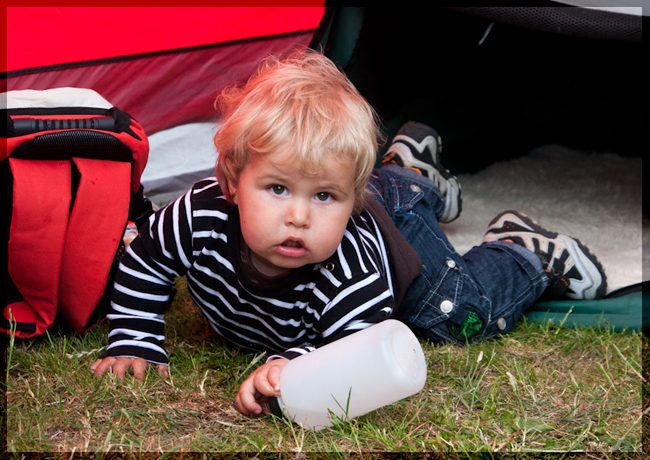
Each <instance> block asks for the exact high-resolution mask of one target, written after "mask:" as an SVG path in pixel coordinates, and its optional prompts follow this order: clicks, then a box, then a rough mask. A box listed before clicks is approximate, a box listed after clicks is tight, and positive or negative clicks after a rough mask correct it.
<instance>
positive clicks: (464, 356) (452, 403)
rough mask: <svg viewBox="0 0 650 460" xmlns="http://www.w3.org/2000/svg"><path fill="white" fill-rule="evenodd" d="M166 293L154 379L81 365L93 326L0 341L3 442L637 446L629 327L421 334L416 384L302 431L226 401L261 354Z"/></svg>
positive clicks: (152, 447) (348, 447) (339, 448)
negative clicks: (421, 381) (395, 398)
mask: <svg viewBox="0 0 650 460" xmlns="http://www.w3.org/2000/svg"><path fill="white" fill-rule="evenodd" d="M178 289H179V293H178V295H177V296H176V299H175V300H174V304H173V306H172V308H171V309H170V312H169V313H168V315H167V322H168V324H167V341H168V343H167V348H168V351H169V352H170V358H171V377H170V378H169V379H168V380H165V379H163V378H161V377H159V376H158V375H157V374H156V373H155V371H153V370H150V372H148V373H147V376H146V379H145V381H144V382H138V381H135V380H134V379H133V378H132V377H131V376H129V377H127V378H126V379H125V381H124V382H121V381H120V380H119V379H117V378H115V377H114V376H112V375H110V374H106V375H105V376H104V377H102V378H96V377H94V376H92V375H90V374H89V367H90V365H91V363H92V362H93V361H94V360H95V359H96V358H97V357H98V356H99V355H100V354H101V350H102V349H103V347H104V346H105V344H106V334H107V326H106V325H105V324H100V325H97V326H96V327H94V328H93V329H92V330H91V331H90V332H88V333H87V334H86V335H84V336H82V337H78V336H75V335H72V334H70V333H66V332H64V331H63V330H58V331H51V332H49V333H48V334H46V335H44V336H43V337H40V338H37V339H32V340H24V341H19V340H16V342H15V343H13V344H10V345H9V349H8V350H7V354H6V355H5V356H6V359H7V378H6V403H7V406H6V426H7V438H6V446H7V451H8V452H10V453H11V452H15V453H16V456H15V458H22V457H21V455H22V454H20V453H21V452H50V453H54V452H67V453H70V452H74V453H80V452H129V453H133V454H134V455H135V454H136V453H141V452H152V453H157V457H160V456H161V455H162V454H164V453H170V452H173V453H175V455H178V454H180V453H182V452H183V453H184V452H250V453H251V454H250V455H249V456H250V457H252V456H253V453H254V454H255V455H256V456H257V458H263V455H262V456H260V453H264V452H269V453H271V452H284V453H287V455H290V456H292V457H291V458H304V457H305V456H306V453H311V452H321V453H323V452H326V453H329V454H328V455H327V458H331V457H335V458H349V456H350V455H351V454H354V455H359V454H363V456H366V457H368V456H370V457H368V458H373V457H372V456H373V455H383V456H384V457H383V458H385V456H386V455H388V454H387V453H388V452H395V453H396V452H400V453H410V454H411V455H416V454H419V453H421V452H440V453H450V452H461V453H468V452H485V453H486V455H488V457H489V458H492V455H493V454H494V453H498V452H518V453H535V455H539V454H540V453H544V455H551V453H557V452H561V453H563V454H562V456H563V455H564V454H566V453H567V452H578V451H580V452H587V453H589V454H590V456H592V457H593V456H595V454H598V455H600V456H596V457H595V458H603V457H602V455H605V454H604V453H607V454H606V456H609V455H611V453H613V452H614V453H624V456H625V457H626V458H641V456H642V455H643V450H644V449H643V439H644V437H643V436H642V432H645V433H646V434H647V433H648V432H649V431H648V424H647V423H646V420H644V419H643V417H642V397H643V395H645V391H646V387H645V385H643V382H644V376H643V373H645V368H647V366H643V363H642V356H647V343H646V342H645V341H644V340H643V338H642V336H641V335H640V334H638V333H627V332H626V333H614V332H613V331H611V330H609V329H604V328H603V329H597V328H578V329H568V328H560V327H558V326H554V325H552V324H538V323H530V322H525V321H523V322H521V323H520V324H519V325H518V327H517V328H516V329H515V330H514V331H513V332H511V333H510V334H508V335H506V336H503V337H501V338H500V339H498V340H493V341H487V342H485V343H481V344H478V345H476V346H473V347H457V346H453V345H443V346H434V345H432V344H431V343H428V342H426V341H424V342H422V346H423V349H424V351H425V355H426V357H427V362H428V379H427V383H426V386H425V388H424V390H423V391H421V392H420V393H419V394H417V395H415V396H412V397H410V398H407V399H405V400H402V401H399V402H398V403H396V404H393V405H391V406H387V407H383V408H381V409H379V410H377V411H374V412H371V413H369V414H367V415H365V416H363V417H359V418H357V419H353V420H349V421H340V422H338V423H336V424H335V426H333V427H331V428H329V429H326V430H323V431H320V432H311V431H304V430H302V429H301V428H300V427H299V426H297V425H292V424H290V423H288V422H286V421H283V420H279V419H275V418H272V417H269V416H263V417H259V418H247V417H243V416H242V415H240V414H239V413H238V412H237V411H236V409H235V406H234V396H235V394H236V392H237V389H238V387H239V384H240V383H241V382H242V380H243V379H244V378H245V377H246V375H247V374H248V372H249V371H250V368H252V367H253V366H254V365H255V364H252V363H253V361H254V360H256V359H257V360H260V358H261V357H260V356H254V355H247V354H243V353H239V352H237V351H234V350H231V349H229V348H228V347H226V346H224V345H223V344H221V343H220V342H219V341H217V340H215V338H214V337H207V335H206V325H207V324H206V323H205V321H204V320H203V318H202V317H201V314H200V313H199V311H198V309H197V308H196V307H195V306H194V305H193V303H192V301H191V300H190V299H189V297H188V295H187V291H186V288H185V287H184V285H183V280H180V281H179V286H178ZM644 347H645V351H644ZM262 360H263V358H262ZM251 364H252V365H251ZM645 377H646V378H647V375H646V376H645ZM642 389H643V393H642ZM645 407H647V406H645ZM642 427H643V429H642ZM646 437H647V435H646ZM645 450H647V446H646V449H645ZM303 454H305V455H303ZM309 455H310V456H313V455H315V454H313V455H312V454H309ZM323 455H325V454H319V456H323ZM531 455H532V454H531ZM157 457H156V458H157ZM97 458H99V457H97ZM120 458H122V457H120ZM391 458H393V457H391ZM400 458H402V457H400ZM408 458H414V457H412V456H409V457H408ZM463 458H464V457H463ZM553 458H560V455H559V454H557V455H555V456H553ZM607 458H609V457H607Z"/></svg>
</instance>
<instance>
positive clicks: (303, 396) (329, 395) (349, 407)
mask: <svg viewBox="0 0 650 460" xmlns="http://www.w3.org/2000/svg"><path fill="white" fill-rule="evenodd" d="M426 379H427V365H426V361H425V359H424V353H423V352H422V347H421V346H420V342H419V341H418V339H417V337H416V336H415V335H414V334H413V332H411V330H410V329H409V328H408V327H407V326H406V325H405V324H403V323H401V322H399V321H397V320H392V319H391V320H386V321H383V322H381V323H379V324H375V325H374V326H371V327H369V328H367V329H363V330H361V331H359V332H355V333H354V334H351V335H349V336H347V337H344V338H342V339H340V340H337V341H335V342H332V343H330V344H328V345H325V346H323V347H321V348H318V349H317V350H315V351H313V352H311V353H307V354H306V355H302V356H299V357H298V358H295V359H293V360H291V361H290V362H289V363H287V365H286V366H285V367H284V369H283V370H282V374H281V375H280V393H281V396H280V397H278V398H272V400H271V402H270V405H271V409H272V411H273V412H274V413H275V414H276V415H284V416H286V417H289V418H290V419H291V420H293V421H294V422H295V423H297V424H299V425H301V426H303V427H304V428H308V429H312V430H320V429H323V428H325V427H328V426H331V425H332V420H331V414H330V412H331V413H333V414H335V415H336V416H337V417H338V418H339V419H340V420H348V419H353V418H355V417H358V416H360V415H363V414H366V413H368V412H370V411H373V410H375V409H378V408H380V407H383V406H385V405H387V404H392V403H394V402H396V401H399V400H400V399H403V398H406V397H408V396H411V395H413V394H415V393H418V392H419V391H420V390H422V388H423V387H424V384H425V382H426Z"/></svg>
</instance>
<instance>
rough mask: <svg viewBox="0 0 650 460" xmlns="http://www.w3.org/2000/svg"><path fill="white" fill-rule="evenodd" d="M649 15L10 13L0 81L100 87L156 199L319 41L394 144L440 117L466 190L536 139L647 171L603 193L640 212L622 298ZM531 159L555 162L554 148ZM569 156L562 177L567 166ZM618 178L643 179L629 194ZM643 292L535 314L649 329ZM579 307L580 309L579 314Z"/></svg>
mask: <svg viewBox="0 0 650 460" xmlns="http://www.w3.org/2000/svg"><path fill="white" fill-rule="evenodd" d="M597 2H598V0H594V1H592V2H587V4H589V3H591V6H596V7H598V3H597ZM612 3H616V2H609V4H610V5H611V4H612ZM643 3H646V4H647V3H648V2H641V3H640V5H642V4H643ZM582 6H584V3H583V5H582ZM641 13H644V14H648V9H646V10H642V9H641V8H640V7H639V8H636V9H623V10H622V11H621V10H620V9H617V8H605V9H603V8H596V9H594V8H591V7H590V8H575V7H567V6H566V4H559V3H553V2H549V3H548V4H547V5H546V6H545V7H535V8H528V7H526V8H523V7H522V8H510V7H498V8H491V7H472V8H470V7H435V8H434V7H430V8H425V9H422V8H376V7H365V8H364V7H327V8H325V7H324V6H323V5H322V4H321V5H316V6H308V7H205V8H203V7H201V8H199V7H188V8H183V7H169V8H139V7H74V8H73V7H37V8H32V7H8V8H7V38H8V39H7V61H6V62H7V67H6V69H4V70H6V73H5V74H4V75H3V77H5V78H4V79H3V80H2V83H1V84H2V87H1V88H0V90H1V92H6V91H11V90H19V89H35V90H43V89H49V88H58V87H68V86H72V87H82V88H90V89H93V90H95V91H97V92H98V93H99V94H101V95H102V96H103V97H104V98H105V99H107V100H108V101H110V102H111V103H112V104H114V105H115V106H118V107H120V108H121V109H122V110H124V111H126V112H128V113H129V114H131V115H132V116H133V117H134V118H136V119H137V120H138V121H139V122H140V124H141V125H142V126H143V127H144V129H145V131H146V133H147V134H148V136H149V137H150V143H151V153H150V159H149V164H148V166H147V168H146V169H145V172H144V174H143V177H142V183H143V185H144V187H145V193H146V194H147V195H148V196H149V197H150V198H151V199H152V201H154V202H159V203H160V204H162V203H163V202H166V201H168V200H170V199H172V198H173V197H175V196H178V194H180V193H182V191H184V190H185V189H187V187H188V186H189V185H190V184H191V183H192V182H193V181H195V180H197V179H199V178H201V177H205V176H207V175H209V174H211V171H212V167H213V164H214V159H215V157H216V154H217V153H216V152H214V148H213V147H212V145H211V142H210V138H211V136H212V135H213V134H214V131H213V130H214V129H215V126H216V125H217V123H218V116H219V114H218V113H216V112H215V109H214V106H213V101H214V98H215V96H216V95H217V94H218V93H219V91H220V90H221V89H222V88H223V87H225V86H226V85H229V84H231V83H235V82H242V81H245V80H246V79H247V78H248V77H249V76H250V75H251V73H252V72H253V71H254V70H255V68H256V67H257V65H258V63H259V61H260V60H261V59H262V58H264V57H265V56H267V55H268V54H282V53H287V52H289V51H290V50H291V49H293V48H294V47H297V46H308V45H309V46H312V47H314V48H318V49H322V50H323V51H324V52H325V53H326V54H327V55H329V56H330V57H331V58H332V59H333V60H334V61H335V62H336V63H337V64H339V65H340V66H341V67H342V68H343V69H344V70H345V71H346V73H348V75H349V76H350V78H351V80H352V81H353V82H354V83H355V85H356V86H357V87H358V88H359V90H360V91H361V93H362V94H363V95H364V96H365V97H366V98H367V99H368V100H369V102H370V103H371V104H373V106H374V107H375V108H376V109H377V111H378V112H379V114H380V115H381V116H382V118H383V120H384V130H385V132H386V136H387V138H390V137H391V136H392V135H393V134H394V132H395V131H396V130H397V129H398V128H399V126H400V125H401V124H402V123H403V122H405V121H407V120H408V119H417V120H419V121H422V122H425V123H428V124H430V125H432V126H435V127H436V129H438V130H439V132H440V133H441V134H442V136H443V140H444V150H443V162H444V164H445V166H447V167H448V168H449V169H450V170H452V171H453V172H454V173H456V174H458V175H461V176H462V177H461V183H463V180H467V181H468V184H469V183H470V182H471V181H472V180H473V179H474V178H475V177H477V176H481V177H483V176H485V175H488V176H489V173H490V172H492V173H493V175H494V174H496V175H500V174H502V173H501V172H495V171H494V168H495V167H497V168H500V167H504V168H506V170H508V168H510V167H511V166H512V165H513V164H514V165H515V166H519V167H524V168H526V167H528V168H529V169H530V168H531V167H532V168H535V169H536V170H538V171H539V169H538V168H539V164H538V163H535V162H533V163H532V166H531V165H530V164H527V163H526V162H527V161H531V157H530V155H529V153H530V152H531V151H534V149H536V148H538V147H540V146H562V148H564V149H565V150H562V149H560V150H558V149H557V148H550V150H551V158H555V159H556V160H557V161H555V162H553V161H551V162H550V165H551V166H553V165H557V163H558V161H560V162H561V161H565V160H566V159H573V160H574V161H575V162H577V163H578V164H581V165H589V164H591V163H593V162H594V160H595V159H596V160H598V162H599V164H602V165H604V166H603V167H604V168H605V169H606V170H607V171H609V170H610V169H611V168H612V167H614V166H612V165H618V164H619V163H621V164H623V163H624V167H623V168H624V170H625V171H631V172H630V173H629V174H632V175H634V174H635V173H637V175H638V180H637V179H636V176H634V177H635V180H630V179H625V178H624V179H622V180H621V179H620V178H619V177H620V174H611V176H612V177H611V178H610V177H607V178H606V179H607V180H608V181H609V182H607V187H603V188H610V189H612V188H613V189H614V192H613V193H610V195H612V194H613V195H618V194H620V195H621V200H623V201H625V202H627V203H632V210H631V211H630V213H631V217H629V216H628V215H626V216H625V217H624V218H623V217H621V218H620V219H618V220H620V221H622V222H624V223H626V225H624V226H623V227H624V229H625V230H628V231H631V233H630V234H629V235H628V234H626V235H625V237H624V238H620V239H621V240H625V242H626V243H627V244H628V246H625V247H624V248H622V249H617V254H622V255H620V256H619V257H617V259H618V260H617V261H616V262H620V263H619V265H624V266H626V267H633V269H624V270H622V271H624V272H625V273H623V274H622V275H621V276H620V277H618V278H617V276H614V277H613V278H614V279H615V280H619V281H615V283H614V284H613V286H614V289H612V291H618V292H619V293H620V292H624V291H620V290H619V288H629V286H637V287H640V286H641V285H642V282H643V281H645V280H646V279H647V278H646V276H645V274H643V273H642V272H643V270H642V268H641V257H642V255H641V253H642V251H641V246H642V242H641V233H642V232H641V226H642V223H641V221H642V219H643V225H645V224H646V223H647V217H646V212H645V210H643V217H642V216H641V212H640V211H641V209H640V208H641V200H640V179H641V176H640V174H641V173H640V165H641V163H640V161H641V155H642V153H641V152H642V141H641V138H642V126H641V119H642V118H641V98H640V97H639V95H640V94H641V89H642V86H641V84H642V83H641V82H642V68H641V65H642V62H643V60H642V58H641V56H642V55H641V45H642V43H641V26H642V22H643V21H644V20H645V18H643V20H642V16H641ZM585 152H586V153H585ZM594 152H597V153H605V154H607V155H610V156H607V157H606V158H607V159H609V160H611V161H610V162H609V163H607V162H601V161H600V160H601V157H599V156H595V154H593V153H594ZM592 154H593V155H592ZM611 155H616V158H615V159H614V158H613V157H612V156H611ZM537 156H538V157H540V156H541V157H543V158H544V161H546V163H549V160H548V156H544V152H542V153H541V154H540V153H539V152H537ZM533 157H535V155H533ZM533 159H534V158H533ZM619 160H620V161H619ZM513 162H514V163H513ZM522 162H523V163H522ZM580 162H582V163H580ZM562 164H563V166H562V169H563V171H564V172H566V171H571V170H572V167H571V166H566V164H565V163H562ZM637 166H638V167H637ZM491 168H492V169H491ZM577 168H582V166H577ZM625 168H628V169H625ZM601 169H602V168H601ZM499 171H500V170H499ZM598 174H600V175H601V176H599V177H600V178H601V179H603V177H602V175H603V174H605V175H607V174H606V172H605V173H603V172H602V171H600V172H598ZM629 174H628V176H627V177H630V176H629ZM550 175H551V176H554V174H550ZM576 176H582V174H581V171H577V174H576ZM543 177H545V176H543ZM546 178H547V179H548V177H546ZM573 179H575V177H574V178H573ZM573 179H571V178H570V179H569V180H570V181H571V182H572V183H573V182H574V180H573ZM617 181H619V182H625V183H626V184H625V185H630V183H632V185H633V186H631V188H630V187H628V188H626V189H625V191H624V192H625V193H623V192H620V191H617V190H616V184H617ZM578 182H579V181H578ZM637 182H638V187H637V188H635V187H636V183H637ZM466 188H467V192H470V191H471V187H466ZM507 188H508V187H507V186H506V190H505V191H504V192H503V193H502V195H505V194H508V190H507ZM490 189H491V190H494V189H495V187H494V186H490ZM637 189H638V192H637ZM479 190H480V188H479ZM479 193H481V192H479ZM577 193H582V192H581V191H578V192H577ZM627 194H629V195H630V196H631V199H630V198H629V197H628V195H627ZM637 194H638V195H639V197H638V199H637V197H636V195H637ZM598 199H602V197H600V198H598ZM466 200H467V201H471V200H472V197H471V194H470V193H466ZM476 201H479V200H476ZM614 206H616V207H617V206H618V205H616V204H615V205H614ZM522 210H523V209H522ZM465 214H467V210H466V211H465ZM574 217H575V216H572V219H571V220H572V221H575V220H576V219H575V218H574ZM463 219H464V216H463V217H462V218H461V219H459V221H458V222H457V223H456V224H450V226H449V228H448V230H449V234H450V239H452V242H453V243H454V244H456V245H457V247H459V250H462V249H463V248H464V247H465V246H464V245H465V242H464V240H463V238H464V236H463V232H464V231H465V229H466V227H470V226H472V227H473V226H474V223H473V222H472V224H471V225H469V224H464V223H463V222H469V221H466V220H465V221H464V220H463ZM629 219H632V220H633V222H632V224H629V223H628V220H629ZM611 220H617V219H616V218H614V219H611ZM542 223H544V222H542ZM485 224H486V223H481V224H480V226H482V228H481V229H484V228H485ZM569 227H570V228H571V230H573V231H574V233H575V234H576V235H581V233H580V232H581V229H580V228H577V229H574V228H573V227H571V226H569ZM567 231H568V230H567ZM614 231H620V229H619V230H614ZM581 239H582V238H581ZM479 241H480V240H479ZM607 241H609V240H607ZM475 243H477V241H476V242H475ZM587 243H589V244H591V243H590V242H587ZM630 246H631V247H632V251H630ZM635 248H636V249H637V250H636V251H634V250H633V249H635ZM595 252H598V251H597V250H596V251H595ZM603 262H604V263H606V262H607V261H603ZM612 265H615V263H612ZM611 279H612V273H610V280H611ZM632 290H634V289H632ZM639 291H640V290H639ZM612 294H613V295H616V294H617V293H614V292H612ZM640 295H641V293H640V292H635V293H631V294H626V295H624V296H622V297H615V298H617V299H621V298H624V299H625V302H622V301H620V300H619V301H615V300H613V299H608V302H609V304H608V305H611V304H612V302H614V305H615V306H614V307H608V308H613V310H612V311H613V312H614V314H618V315H619V317H612V316H608V313H607V312H610V313H611V312H612V311H610V310H608V308H605V307H604V306H603V305H604V303H603V302H605V301H601V302H600V303H598V302H597V303H596V304H595V305H591V306H587V305H582V307H580V306H579V305H576V306H574V305H573V303H571V305H567V304H563V303H562V302H552V303H551V304H550V305H549V304H548V303H546V304H540V305H538V306H536V307H535V309H534V311H531V312H530V313H529V317H530V318H532V319H533V320H539V321H546V320H548V319H549V318H555V319H554V320H555V321H558V315H559V318H561V320H566V319H567V318H568V317H569V316H568V312H572V313H571V315H572V316H571V318H572V319H575V322H576V323H579V324H585V323H587V324H589V323H594V321H596V322H599V323H600V324H602V323H603V322H608V323H609V324H611V325H614V326H615V327H617V328H623V327H630V328H632V329H640V327H641V320H640V318H641V297H640ZM630 299H631V300H630ZM620 305H627V307H619V306H620ZM580 308H583V309H586V310H585V314H586V315H587V316H586V317H580V316H579V315H578V314H576V313H575V312H574V310H578V309H580ZM625 308H627V310H625ZM624 310H625V311H624ZM581 314H582V313H581ZM540 315H543V318H541V317H540ZM549 315H550V316H549ZM621 315H622V316H621ZM558 322H559V321H558ZM564 322H565V324H571V321H564Z"/></svg>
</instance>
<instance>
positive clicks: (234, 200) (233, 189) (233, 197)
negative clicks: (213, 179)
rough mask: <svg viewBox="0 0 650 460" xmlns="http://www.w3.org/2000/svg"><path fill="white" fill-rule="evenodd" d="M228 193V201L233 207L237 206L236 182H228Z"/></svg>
mask: <svg viewBox="0 0 650 460" xmlns="http://www.w3.org/2000/svg"><path fill="white" fill-rule="evenodd" d="M228 191H229V192H230V201H232V203H233V204H234V205H238V204H239V202H238V200H237V181H234V180H229V181H228Z"/></svg>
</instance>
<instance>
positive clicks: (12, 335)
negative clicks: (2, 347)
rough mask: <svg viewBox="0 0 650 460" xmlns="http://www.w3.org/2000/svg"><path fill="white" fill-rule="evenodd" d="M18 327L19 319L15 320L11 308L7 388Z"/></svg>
mask: <svg viewBox="0 0 650 460" xmlns="http://www.w3.org/2000/svg"><path fill="white" fill-rule="evenodd" d="M17 327H18V321H14V317H13V315H12V314H11V308H9V347H8V348H7V376H6V380H5V388H6V387H7V385H8V384H9V369H11V357H12V355H13V352H14V339H15V338H16V328H17Z"/></svg>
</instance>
